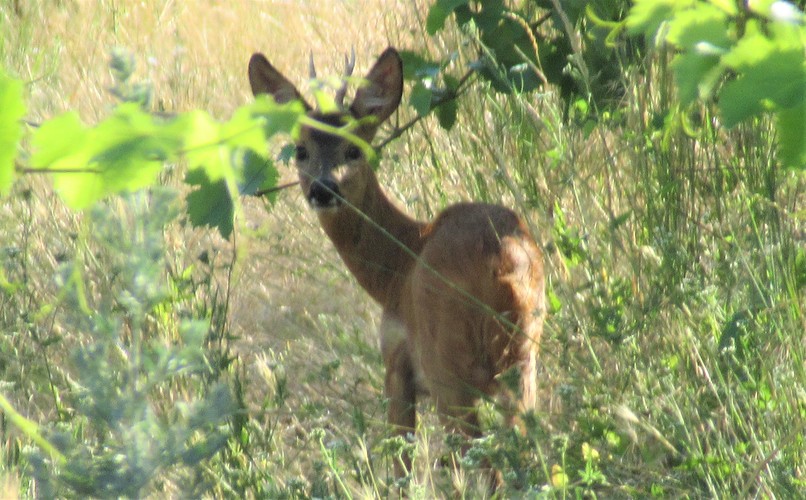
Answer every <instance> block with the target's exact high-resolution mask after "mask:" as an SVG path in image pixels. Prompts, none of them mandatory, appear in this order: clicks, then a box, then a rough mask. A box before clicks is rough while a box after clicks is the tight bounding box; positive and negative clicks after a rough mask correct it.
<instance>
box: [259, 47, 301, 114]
mask: <svg viewBox="0 0 806 500" xmlns="http://www.w3.org/2000/svg"><path fill="white" fill-rule="evenodd" d="M249 85H250V86H251V87H252V94H254V95H255V96H258V95H260V94H269V95H270V96H272V97H274V100H275V101H276V102H277V103H279V104H283V103H286V102H289V101H293V100H296V99H298V100H300V101H302V103H303V104H305V107H306V108H308V109H310V106H308V104H307V103H305V100H304V99H303V98H302V96H301V95H300V94H299V91H298V90H297V88H296V87H294V84H293V83H291V82H289V81H288V79H287V78H286V77H284V76H283V75H282V74H281V73H280V72H279V71H277V70H276V69H274V66H272V65H271V63H270V62H269V60H268V59H266V57H265V56H264V55H263V54H260V53H255V54H252V57H251V58H250V59H249Z"/></svg>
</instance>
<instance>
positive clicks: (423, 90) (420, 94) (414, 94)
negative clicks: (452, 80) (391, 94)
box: [409, 82, 432, 116]
mask: <svg viewBox="0 0 806 500" xmlns="http://www.w3.org/2000/svg"><path fill="white" fill-rule="evenodd" d="M431 96H432V92H431V89H429V88H427V87H426V86H425V85H424V84H423V82H417V83H416V84H415V85H414V88H413V89H411V96H410V97H409V104H410V105H411V107H413V108H414V109H415V111H417V114H418V115H420V116H425V115H427V114H428V112H429V111H431Z"/></svg>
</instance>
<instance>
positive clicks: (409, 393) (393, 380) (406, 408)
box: [384, 346, 416, 479]
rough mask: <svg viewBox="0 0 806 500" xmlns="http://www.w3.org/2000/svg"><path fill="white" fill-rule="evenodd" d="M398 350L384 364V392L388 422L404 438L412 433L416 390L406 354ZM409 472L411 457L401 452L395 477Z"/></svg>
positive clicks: (396, 465) (396, 464)
mask: <svg viewBox="0 0 806 500" xmlns="http://www.w3.org/2000/svg"><path fill="white" fill-rule="evenodd" d="M401 347H402V346H401ZM399 351H400V353H399V355H398V356H395V357H394V358H393V359H392V360H390V361H392V363H391V364H387V366H386V381H385V385H384V392H385V394H386V397H387V399H388V401H389V414H388V417H387V419H388V422H389V424H390V425H391V426H392V428H393V431H394V432H395V434H397V435H400V436H403V438H404V439H405V438H406V437H407V436H408V434H413V433H414V425H415V418H416V413H415V412H416V408H415V406H416V392H415V384H414V374H413V371H412V369H411V363H410V361H409V359H408V354H407V353H405V352H404V351H403V349H400V350H399ZM409 472H411V457H409V455H408V454H407V453H403V455H402V456H401V457H400V460H398V461H396V462H395V477H396V478H398V479H399V478H401V477H404V476H405V475H406V474H408V473H409Z"/></svg>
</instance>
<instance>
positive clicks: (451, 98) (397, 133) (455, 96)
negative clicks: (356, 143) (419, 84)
mask: <svg viewBox="0 0 806 500" xmlns="http://www.w3.org/2000/svg"><path fill="white" fill-rule="evenodd" d="M475 73H476V71H475V70H473V69H471V70H468V72H467V73H465V74H464V75H462V78H460V79H459V84H458V85H457V86H456V90H454V91H453V92H450V93H448V94H446V95H445V96H444V97H442V98H440V99H439V100H437V101H436V102H435V103H433V105H432V106H431V109H429V113H430V111H431V110H432V109H434V108H437V107H439V106H441V105H443V104H445V103H446V102H450V101H455V100H456V99H458V98H459V96H460V95H462V87H463V86H464V85H465V83H467V81H468V80H469V79H470V77H471V76H473V75H474V74H475ZM426 116H428V113H426V114H425V115H419V114H418V115H417V116H415V117H414V118H412V119H411V120H409V121H408V122H407V123H406V124H404V125H403V126H401V127H396V128H395V129H394V130H393V131H392V133H391V134H389V137H387V138H385V139H384V140H383V141H381V143H380V144H378V146H377V147H376V148H375V149H377V150H381V149H383V148H384V147H386V145H387V144H389V143H390V142H392V141H394V140H395V139H397V138H398V137H400V136H401V135H403V134H405V133H406V132H407V131H408V130H409V129H410V128H411V127H413V126H414V125H416V124H417V123H418V122H419V121H420V120H422V119H423V118H425V117H426Z"/></svg>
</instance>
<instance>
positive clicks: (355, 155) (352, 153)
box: [344, 144, 362, 161]
mask: <svg viewBox="0 0 806 500" xmlns="http://www.w3.org/2000/svg"><path fill="white" fill-rule="evenodd" d="M361 156H362V155H361V148H359V147H358V146H356V145H354V144H351V145H350V146H347V151H345V152H344V157H345V158H347V159H348V160H350V161H355V160H360V159H361Z"/></svg>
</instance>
